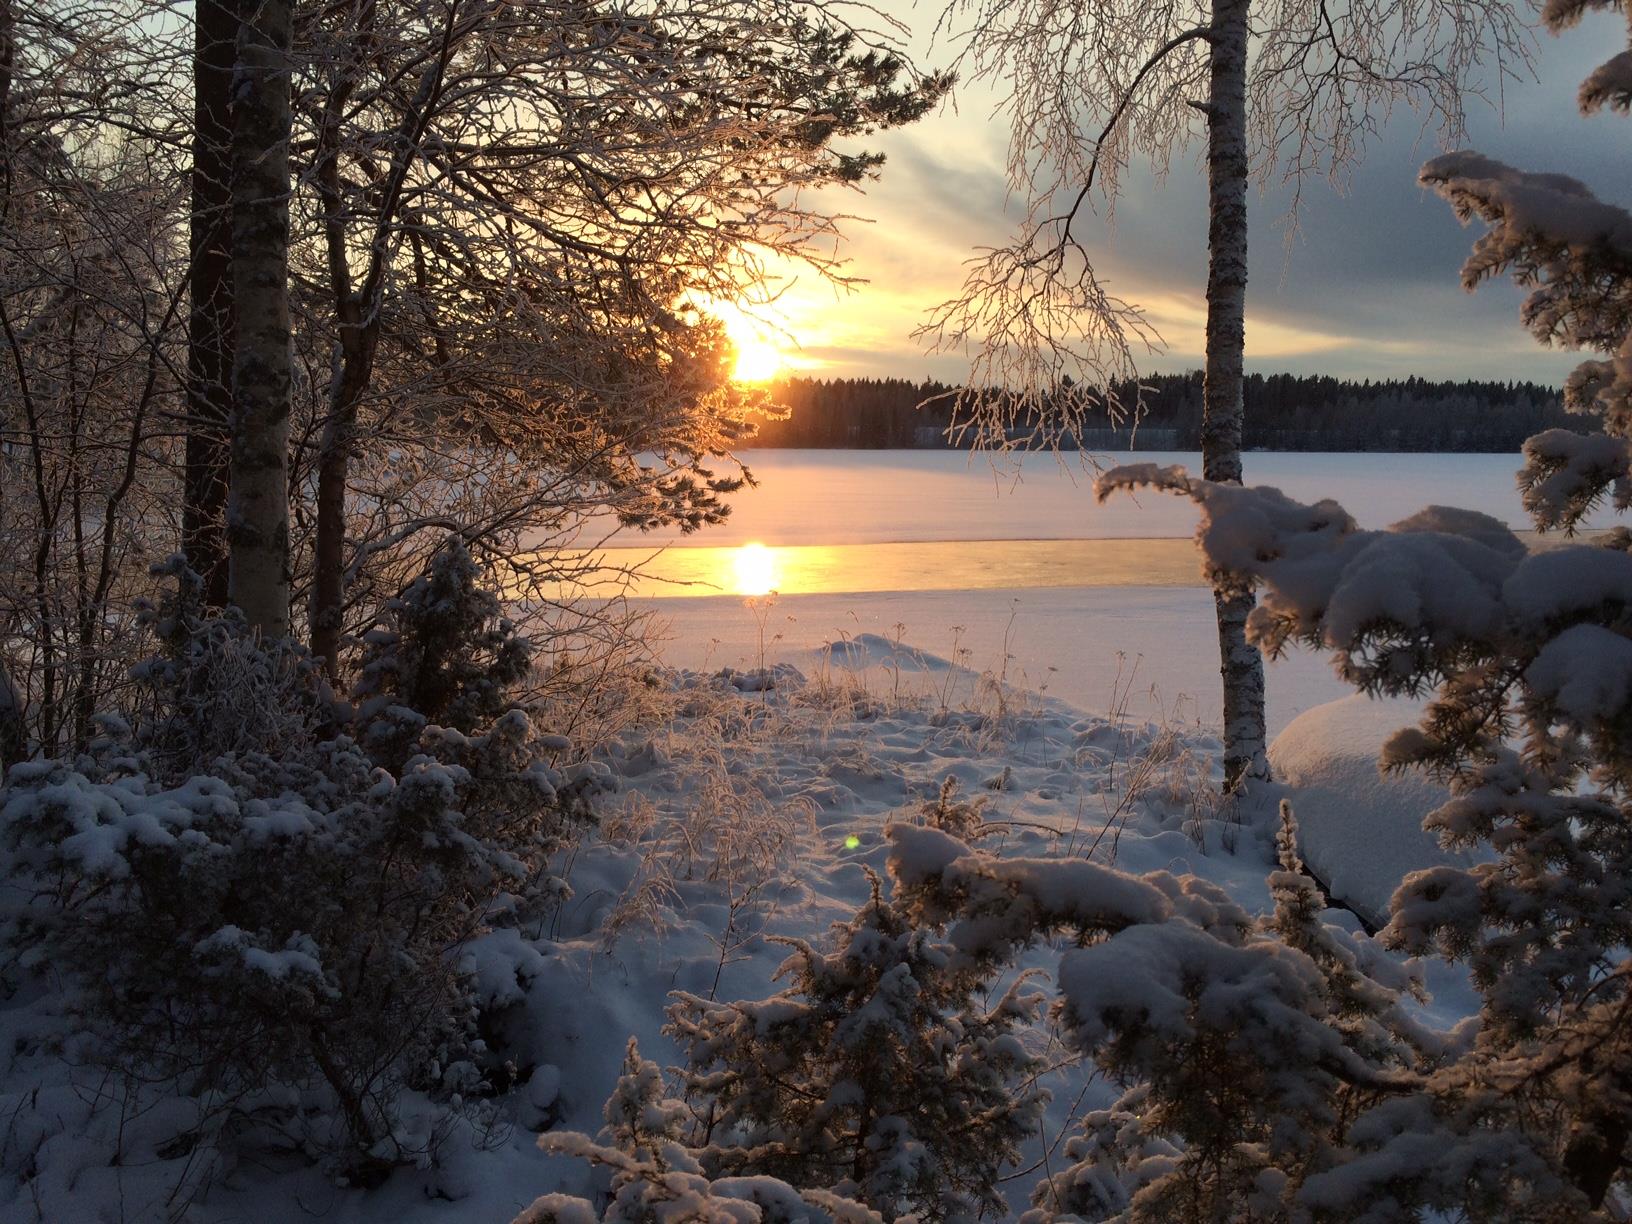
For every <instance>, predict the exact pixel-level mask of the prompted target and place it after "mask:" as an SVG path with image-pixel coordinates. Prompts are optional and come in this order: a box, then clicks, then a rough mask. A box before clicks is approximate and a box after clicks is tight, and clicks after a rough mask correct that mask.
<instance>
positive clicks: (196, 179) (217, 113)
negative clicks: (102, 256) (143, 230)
mask: <svg viewBox="0 0 1632 1224" xmlns="http://www.w3.org/2000/svg"><path fill="white" fill-rule="evenodd" d="M194 14H195V16H194V23H193V174H192V193H193V198H192V215H191V218H190V221H191V227H190V232H189V236H188V261H189V262H188V289H189V295H190V301H191V307H190V310H189V313H188V318H187V448H186V456H185V460H184V474H183V478H182V501H181V547H182V553H183V555H185V556H186V558H187V564H188V566H189V567H190V568H191V569H192V570H193V571H194V572H195V573H197V574H198V575H199V576H200V577H202V578H203V579H204V602H205V604H206V606H208V607H212V608H219V607H221V606H223V605H224V604H225V603H226V602H227V537H226V509H227V464H228V461H229V459H228V445H227V419H228V416H229V414H230V412H231V409H232V393H231V379H232V333H233V318H232V263H231V258H230V254H229V248H230V246H231V241H232V150H231V140H232V128H231V125H230V120H229V114H228V107H229V103H230V99H231V93H232V72H233V64H234V61H235V59H236V57H237V47H236V42H237V35H238V17H237V14H236V13H235V12H234V11H233V10H232V7H231V0H197V2H196V4H195V5H194Z"/></svg>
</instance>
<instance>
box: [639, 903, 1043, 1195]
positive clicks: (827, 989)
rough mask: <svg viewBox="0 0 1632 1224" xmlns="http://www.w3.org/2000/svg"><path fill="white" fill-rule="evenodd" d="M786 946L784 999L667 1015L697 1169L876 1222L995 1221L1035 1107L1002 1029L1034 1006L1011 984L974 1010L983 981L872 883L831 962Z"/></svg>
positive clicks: (1027, 1064) (1030, 1077)
mask: <svg viewBox="0 0 1632 1224" xmlns="http://www.w3.org/2000/svg"><path fill="white" fill-rule="evenodd" d="M786 942H787V943H788V944H789V946H790V947H791V948H792V949H793V954H792V956H790V957H789V958H788V960H787V961H786V962H785V963H784V964H783V966H782V969H781V973H782V974H785V975H787V976H789V977H791V979H792V981H791V983H790V984H789V986H788V988H787V989H786V990H784V991H783V992H782V993H780V994H778V995H775V996H773V997H771V998H769V999H766V1000H763V1001H759V1002H752V1001H746V1000H744V1001H739V1002H731V1003H719V1002H714V1001H712V1000H709V999H704V998H701V997H698V996H696V995H685V994H682V995H680V996H679V997H678V1000H677V1001H676V1003H675V1004H674V1005H673V1006H672V1007H671V1008H670V1012H669V1015H670V1018H671V1029H672V1032H673V1033H674V1035H675V1037H676V1038H677V1040H678V1041H679V1042H680V1045H681V1048H682V1049H683V1051H684V1052H685V1055H686V1059H687V1064H686V1066H685V1067H684V1068H683V1070H682V1079H683V1083H684V1084H685V1087H686V1090H687V1093H688V1096H689V1097H690V1098H691V1099H692V1100H693V1102H694V1106H695V1108H696V1110H697V1112H698V1115H699V1117H700V1118H701V1120H702V1121H701V1125H702V1128H703V1129H702V1133H701V1135H700V1136H699V1146H700V1147H701V1149H702V1160H703V1162H704V1164H705V1167H707V1168H709V1169H710V1170H711V1171H718V1172H724V1171H737V1172H744V1173H749V1172H751V1173H766V1174H770V1175H772V1176H775V1177H780V1178H782V1179H784V1180H786V1181H788V1182H791V1183H792V1184H794V1185H801V1186H822V1187H826V1188H828V1189H831V1190H832V1191H833V1192H834V1193H836V1194H841V1195H845V1196H847V1197H854V1198H856V1199H859V1200H860V1201H862V1202H864V1203H866V1204H867V1205H868V1206H869V1207H871V1208H872V1209H874V1210H875V1211H878V1212H879V1213H880V1214H882V1215H883V1217H884V1218H885V1219H886V1220H894V1219H896V1218H897V1217H899V1216H902V1215H904V1214H907V1213H909V1212H910V1213H912V1215H913V1216H914V1218H915V1219H918V1220H923V1221H930V1220H936V1221H939V1220H950V1219H963V1218H966V1217H970V1216H973V1215H976V1214H979V1213H980V1212H981V1211H983V1210H996V1211H1001V1210H1002V1201H1001V1199H999V1198H998V1197H997V1193H996V1183H997V1178H998V1176H999V1173H1000V1172H1001V1170H1002V1169H1003V1167H1004V1166H1005V1165H1008V1164H1011V1163H1013V1162H1014V1161H1015V1160H1016V1159H1017V1158H1018V1155H1019V1150H1020V1145H1021V1143H1022V1142H1023V1141H1024V1140H1025V1139H1027V1138H1028V1137H1029V1136H1031V1135H1033V1134H1035V1133H1036V1129H1037V1122H1038V1119H1039V1117H1040V1116H1041V1113H1040V1111H1041V1107H1042V1104H1043V1102H1044V1101H1045V1100H1046V1093H1045V1092H1044V1091H1043V1090H1042V1089H1040V1088H1039V1087H1038V1086H1037V1085H1036V1083H1035V1079H1036V1074H1037V1071H1038V1069H1039V1064H1038V1062H1037V1060H1036V1059H1035V1058H1034V1057H1033V1056H1032V1055H1030V1054H1029V1053H1028V1052H1027V1051H1026V1049H1025V1047H1024V1045H1023V1044H1022V1043H1021V1040H1020V1037H1019V1034H1018V1032H1017V1031H1016V1030H1017V1029H1018V1028H1019V1026H1020V1025H1021V1024H1022V1023H1023V1022H1024V1021H1025V1020H1026V1019H1028V1018H1029V1017H1030V1016H1031V1015H1032V1013H1033V1012H1034V1010H1035V1008H1036V1006H1037V998H1036V992H1034V991H1032V990H1030V989H1029V988H1028V987H1027V986H1026V981H1025V978H1024V977H1023V976H1022V977H1021V979H1019V980H1017V981H1016V982H1014V983H1013V984H1012V985H1011V986H1010V987H1009V989H1008V990H1007V991H1005V992H1004V993H1003V994H1001V995H999V996H998V997H997V999H996V1001H995V1002H994V1003H993V1004H992V1005H991V1006H989V1007H981V1006H979V1005H978V1004H977V1003H976V1001H975V997H974V996H975V993H976V990H977V988H978V987H980V986H981V985H982V980H981V979H980V978H979V977H978V976H975V975H972V974H970V973H969V972H967V971H959V970H958V969H957V968H956V967H955V957H954V955H953V953H952V950H951V949H949V948H946V947H944V946H942V945H940V944H939V943H937V942H936V941H935V939H934V938H933V936H932V935H931V933H930V932H928V931H926V930H924V929H921V928H919V927H916V926H914V925H913V924H912V923H911V922H909V921H908V919H907V917H906V916H905V915H904V914H903V913H902V912H901V911H900V910H898V909H897V908H896V907H895V906H893V905H892V904H890V903H889V902H887V901H885V900H884V898H883V896H882V895H881V893H880V891H879V885H878V881H877V880H874V881H873V896H872V899H871V900H870V901H869V902H868V903H867V905H866V906H864V907H863V908H862V910H861V911H860V912H859V913H858V914H856V916H855V917H854V918H852V919H850V920H849V921H848V922H843V923H839V924H837V925H836V926H835V928H834V931H833V945H832V950H831V951H827V952H823V951H821V950H819V949H817V948H816V947H814V946H812V945H811V944H808V943H805V942H804V941H800V940H788V941H786Z"/></svg>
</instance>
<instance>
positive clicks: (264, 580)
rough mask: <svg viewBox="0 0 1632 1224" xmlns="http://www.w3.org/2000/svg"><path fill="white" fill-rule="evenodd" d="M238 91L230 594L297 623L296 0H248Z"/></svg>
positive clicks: (281, 632) (249, 612)
mask: <svg viewBox="0 0 1632 1224" xmlns="http://www.w3.org/2000/svg"><path fill="white" fill-rule="evenodd" d="M240 3H241V5H242V8H241V9H240V14H241V16H240V25H239V31H238V65H237V70H236V72H235V75H234V81H233V98H232V103H233V106H232V179H233V181H232V285H233V299H234V308H235V319H236V328H235V330H236V337H235V343H234V348H233V367H232V393H233V394H232V400H233V404H232V460H231V482H230V492H229V493H228V500H227V545H228V551H229V562H228V569H229V577H228V593H229V597H230V599H231V602H232V603H233V604H235V605H236V606H237V607H238V608H239V609H240V610H241V611H242V612H243V613H244V616H245V617H246V618H247V619H248V621H249V623H250V624H251V625H253V626H254V627H255V628H257V629H259V630H260V631H261V633H262V634H263V635H265V636H267V637H284V636H286V635H287V634H288V632H289V401H290V385H291V359H290V350H289V126H290V109H289V84H290V75H289V58H290V57H289V46H290V33H291V24H292V23H291V4H290V0H240Z"/></svg>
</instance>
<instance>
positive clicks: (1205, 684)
mask: <svg viewBox="0 0 1632 1224" xmlns="http://www.w3.org/2000/svg"><path fill="white" fill-rule="evenodd" d="M642 602H643V603H645V605H646V606H648V607H650V608H651V609H652V610H654V611H656V612H657V613H658V614H659V615H660V616H661V617H662V618H663V619H664V620H665V621H667V622H668V626H669V628H668V634H669V639H668V641H666V642H665V643H664V644H663V647H662V651H663V656H664V658H665V659H667V660H668V661H669V662H670V663H672V664H674V665H675V666H679V667H690V668H701V667H707V666H712V667H716V668H717V667H720V666H722V665H725V666H731V667H738V668H743V667H755V666H758V663H759V658H760V654H759V649H760V614H763V618H764V624H765V643H766V644H765V658H766V659H767V661H772V662H774V661H786V662H791V663H793V664H795V665H797V666H799V667H801V668H804V667H808V666H810V664H811V661H812V660H813V659H814V658H815V657H816V656H817V654H818V652H819V651H820V648H821V647H822V646H823V645H824V644H825V643H828V642H831V641H834V640H837V639H838V638H839V637H841V636H842V635H850V636H856V635H859V634H864V633H865V634H873V635H875V636H876V637H879V638H885V639H891V638H895V639H900V640H903V641H905V642H909V643H912V644H913V645H914V646H917V647H919V648H921V649H924V650H927V651H931V652H934V653H938V654H940V655H942V656H945V657H948V658H951V657H952V656H953V655H954V652H955V651H956V652H958V658H959V660H960V661H962V662H963V663H965V664H966V665H967V666H968V667H970V668H971V669H973V670H974V671H976V672H977V673H978V672H990V673H992V674H994V675H1002V674H1003V673H1004V666H1005V663H1006V664H1007V676H1008V679H1009V680H1010V682H1012V683H1018V684H1022V685H1025V686H1029V687H1031V688H1034V689H1041V690H1044V691H1045V692H1046V693H1047V694H1048V695H1049V696H1052V697H1057V698H1059V699H1061V700H1063V701H1065V702H1067V703H1069V704H1071V705H1073V706H1076V707H1077V708H1079V709H1081V710H1084V711H1089V712H1092V713H1097V714H1105V713H1108V712H1110V711H1111V710H1113V709H1116V708H1123V709H1125V710H1126V712H1127V713H1130V714H1133V715H1136V716H1138V717H1140V718H1154V717H1157V716H1158V715H1165V716H1167V717H1170V718H1174V719H1176V720H1178V721H1180V722H1184V723H1189V724H1203V725H1208V726H1211V725H1213V724H1215V723H1216V722H1217V721H1218V710H1219V693H1218V639H1217V637H1216V636H1215V634H1216V630H1215V628H1214V625H1213V602H1212V594H1211V592H1209V591H1207V590H1204V589H1202V588H1200V587H1192V588H1172V587H1107V588H1075V589H1072V588H1063V589H1061V588H1053V589H1035V590H1019V591H904V592H882V593H873V594H834V595H787V596H778V597H777V598H776V599H775V600H774V602H770V603H769V604H767V602H766V601H763V600H761V601H759V602H758V605H757V606H756V607H749V606H747V604H746V601H745V600H744V599H743V598H741V597H738V596H716V597H713V598H708V599H655V600H650V601H642ZM960 628H961V632H960V631H959V630H960ZM965 651H966V652H967V653H966V654H965V653H962V652H965ZM1268 686H1269V687H1268V707H1267V714H1268V720H1269V728H1270V733H1271V734H1272V735H1273V734H1274V733H1275V732H1277V731H1279V730H1280V729H1281V728H1283V727H1284V726H1286V724H1287V723H1289V722H1290V721H1291V720H1292V719H1293V718H1295V717H1297V716H1298V715H1299V714H1301V713H1302V712H1303V711H1305V710H1308V709H1311V708H1313V707H1314V706H1317V705H1320V704H1322V703H1324V702H1327V701H1333V700H1335V699H1337V698H1339V697H1343V696H1346V695H1347V694H1348V693H1349V691H1350V690H1349V689H1348V687H1347V686H1345V685H1344V684H1342V683H1341V682H1340V681H1339V680H1338V679H1337V678H1336V677H1335V676H1334V675H1332V672H1331V668H1330V667H1329V666H1328V665H1327V663H1326V661H1325V660H1324V659H1323V658H1321V657H1319V656H1317V655H1312V654H1308V653H1303V652H1299V653H1296V654H1293V655H1291V656H1289V657H1287V658H1286V659H1284V660H1281V661H1280V662H1276V663H1272V664H1270V667H1269V679H1268Z"/></svg>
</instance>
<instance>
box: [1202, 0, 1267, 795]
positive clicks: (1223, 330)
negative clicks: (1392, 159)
mask: <svg viewBox="0 0 1632 1224" xmlns="http://www.w3.org/2000/svg"><path fill="white" fill-rule="evenodd" d="M1248 6H1249V0H1213V22H1212V40H1211V41H1212V56H1211V95H1210V97H1209V100H1208V104H1207V206H1208V223H1207V252H1208V264H1207V374H1206V383H1205V387H1204V392H1203V408H1202V423H1201V465H1202V474H1203V475H1204V476H1205V477H1206V478H1207V479H1208V480H1219V481H1228V482H1232V483H1235V484H1239V483H1241V423H1242V416H1243V407H1242V391H1241V365H1242V358H1243V356H1244V353H1245V350H1246V316H1245V306H1246V294H1247V170H1248V165H1247V16H1248ZM1213 601H1214V604H1215V606H1216V609H1217V613H1218V651H1219V660H1220V672H1221V673H1222V676H1223V680H1224V780H1225V785H1226V787H1227V788H1229V789H1232V790H1233V789H1234V788H1236V787H1237V786H1239V785H1240V784H1241V783H1242V782H1243V781H1244V780H1245V779H1248V778H1267V777H1268V776H1269V761H1268V758H1267V756H1266V755H1265V744H1264V740H1265V732H1264V661H1263V657H1262V656H1261V655H1260V654H1259V653H1258V651H1257V650H1255V649H1254V648H1253V647H1252V646H1250V645H1248V643H1247V637H1246V623H1247V614H1248V613H1250V612H1251V611H1252V605H1253V598H1252V596H1251V595H1245V596H1230V595H1226V594H1224V593H1223V592H1220V591H1215V592H1214V593H1213Z"/></svg>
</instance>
